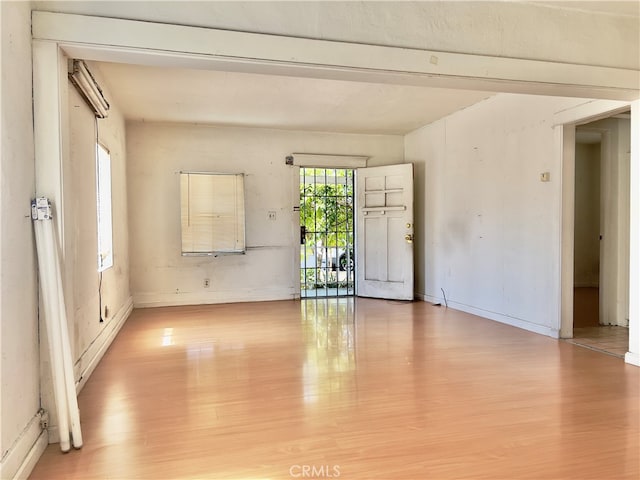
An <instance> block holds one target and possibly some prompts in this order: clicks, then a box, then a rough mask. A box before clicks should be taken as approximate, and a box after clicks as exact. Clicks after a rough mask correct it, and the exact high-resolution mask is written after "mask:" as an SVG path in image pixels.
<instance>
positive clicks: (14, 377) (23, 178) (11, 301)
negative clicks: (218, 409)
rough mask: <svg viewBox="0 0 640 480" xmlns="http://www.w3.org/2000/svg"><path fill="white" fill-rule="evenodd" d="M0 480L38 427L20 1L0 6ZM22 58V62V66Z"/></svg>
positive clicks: (24, 16)
mask: <svg viewBox="0 0 640 480" xmlns="http://www.w3.org/2000/svg"><path fill="white" fill-rule="evenodd" d="M0 17H1V32H2V54H1V58H2V97H1V102H2V103H1V106H2V128H1V131H2V157H1V160H0V167H1V170H2V187H1V190H0V258H1V261H0V273H1V275H0V339H1V340H0V359H1V360H0V378H1V379H2V382H1V384H0V410H1V412H0V431H1V434H0V458H2V463H1V466H0V478H3V479H4V478H12V477H13V475H14V474H15V473H16V471H17V470H18V468H19V466H20V464H21V462H22V461H23V460H24V458H25V456H26V455H27V453H28V452H29V449H30V448H31V447H32V445H33V444H34V442H35V441H36V439H37V438H38V435H39V434H40V428H39V426H38V422H37V419H36V417H35V415H36V412H37V411H38V409H39V407H40V399H39V384H38V378H39V364H38V361H39V357H38V316H37V315H38V313H37V308H38V293H37V279H36V260H35V249H34V239H33V227H32V225H31V218H30V207H29V204H30V200H31V198H32V197H33V196H34V189H35V181H34V179H35V173H34V168H35V166H34V165H35V164H34V149H33V117H32V114H31V62H30V58H31V25H30V24H31V20H30V4H29V3H28V2H22V3H13V2H11V3H10V2H0ZM25 60H26V61H25Z"/></svg>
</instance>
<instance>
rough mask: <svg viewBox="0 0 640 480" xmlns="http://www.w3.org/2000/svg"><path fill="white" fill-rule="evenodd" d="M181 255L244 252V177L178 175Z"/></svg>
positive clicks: (207, 174)
mask: <svg viewBox="0 0 640 480" xmlns="http://www.w3.org/2000/svg"><path fill="white" fill-rule="evenodd" d="M180 197H181V202H180V204H181V214H180V216H181V224H182V254H183V255H208V254H212V253H217V252H238V253H242V252H244V251H245V225H244V221H245V215H244V175H242V174H216V173H191V172H183V173H181V174H180Z"/></svg>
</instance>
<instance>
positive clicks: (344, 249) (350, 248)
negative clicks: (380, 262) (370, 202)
mask: <svg viewBox="0 0 640 480" xmlns="http://www.w3.org/2000/svg"><path fill="white" fill-rule="evenodd" d="M353 192H354V171H353V170H352V169H344V168H341V169H332V168H300V296H301V298H318V297H344V296H353V295H354V292H355V256H354V254H355V247H354V223H353Z"/></svg>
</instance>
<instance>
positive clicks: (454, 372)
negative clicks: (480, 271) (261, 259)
mask: <svg viewBox="0 0 640 480" xmlns="http://www.w3.org/2000/svg"><path fill="white" fill-rule="evenodd" d="M79 403H80V408H81V415H82V427H83V433H84V441H85V446H84V447H83V448H82V450H79V451H72V452H70V453H69V454H62V453H60V451H59V448H58V446H57V445H51V446H49V447H48V449H47V451H46V452H45V454H44V456H43V457H42V458H41V460H40V462H39V463H38V465H37V466H36V468H35V470H34V471H33V473H32V475H31V477H30V478H31V479H33V480H40V479H48V480H56V479H66V480H71V479H82V480H89V479H121V480H128V479H154V480H158V479H235V480H244V479H250V478H251V479H272V480H273V479H288V478H337V477H340V478H345V479H369V478H380V479H436V480H437V479H452V478H465V479H469V478H473V479H476V478H477V479H560V478H566V479H570V478H571V479H589V478H593V479H605V478H606V479H633V480H637V479H638V478H639V477H640V465H639V463H640V460H639V451H640V444H639V440H638V439H639V436H640V428H639V415H640V413H639V410H640V369H639V368H637V367H633V366H630V365H627V364H625V363H624V362H623V361H622V360H620V359H618V358H615V357H612V356H608V355H603V354H600V353H598V352H594V351H591V350H588V349H585V348H580V347H577V346H575V345H571V344H569V343H566V342H559V341H557V340H554V339H551V338H548V337H544V336H541V335H536V334H533V333H529V332H525V331H523V330H519V329H517V328H513V327H509V326H506V325H502V324H499V323H496V322H492V321H489V320H485V319H481V318H478V317H475V316H472V315H467V314H464V313H461V312H457V311H454V310H446V309H444V308H438V307H433V306H431V305H430V304H428V303H424V302H414V303H400V302H390V301H383V300H371V299H357V300H353V299H340V300H338V299H327V300H318V301H315V300H307V301H304V302H295V301H283V302H266V303H248V304H233V305H212V306H202V307H171V308H161V309H143V310H135V311H134V312H133V314H132V315H131V317H130V319H129V320H128V321H127V323H126V324H125V326H124V327H123V329H122V331H121V333H120V334H119V336H118V337H117V338H116V340H115V341H114V343H113V345H112V346H111V348H110V349H109V351H108V352H107V354H106V355H105V357H104V360H103V361H102V363H101V364H100V365H99V366H98V367H97V369H96V370H95V372H94V374H93V376H92V377H91V379H89V381H88V382H87V384H86V386H85V388H84V390H83V391H82V392H81V394H80V397H79ZM305 468H306V469H307V470H306V473H307V474H308V475H306V476H304V475H303V474H304V473H305V470H303V469H305ZM312 468H313V470H312ZM310 474H314V475H310Z"/></svg>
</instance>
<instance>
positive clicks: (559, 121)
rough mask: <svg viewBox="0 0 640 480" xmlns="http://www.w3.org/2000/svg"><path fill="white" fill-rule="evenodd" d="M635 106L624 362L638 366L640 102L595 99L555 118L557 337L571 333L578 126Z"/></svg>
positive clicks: (632, 123)
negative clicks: (558, 186)
mask: <svg viewBox="0 0 640 480" xmlns="http://www.w3.org/2000/svg"><path fill="white" fill-rule="evenodd" d="M629 107H631V158H630V162H631V165H630V168H631V174H630V196H629V202H630V224H629V236H630V247H629V250H630V251H629V292H630V295H629V350H628V352H627V354H626V355H625V361H626V362H627V363H631V364H633V365H637V366H640V338H638V337H639V336H640V325H639V324H640V299H638V295H637V294H633V293H632V292H638V291H640V247H639V242H640V218H639V216H640V138H639V137H640V118H639V116H640V100H635V101H633V102H616V101H605V100H597V101H590V102H587V103H585V104H583V105H580V106H578V107H575V108H572V109H569V110H565V111H563V112H559V113H558V114H556V116H555V117H554V132H555V138H556V157H557V158H559V159H560V161H561V195H560V201H561V206H560V215H561V221H560V262H559V268H560V272H559V274H558V279H559V288H558V290H557V291H558V295H559V298H558V300H559V302H558V307H559V309H558V324H557V328H558V333H559V336H560V337H561V338H570V337H571V336H572V333H573V287H574V285H573V283H574V279H573V261H574V240H575V238H574V237H575V231H574V227H575V221H574V220H575V219H574V208H575V134H576V126H578V125H582V124H585V123H590V122H593V121H596V120H601V119H604V118H607V117H610V116H612V115H614V114H616V113H620V112H622V111H625V110H628V109H629Z"/></svg>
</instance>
